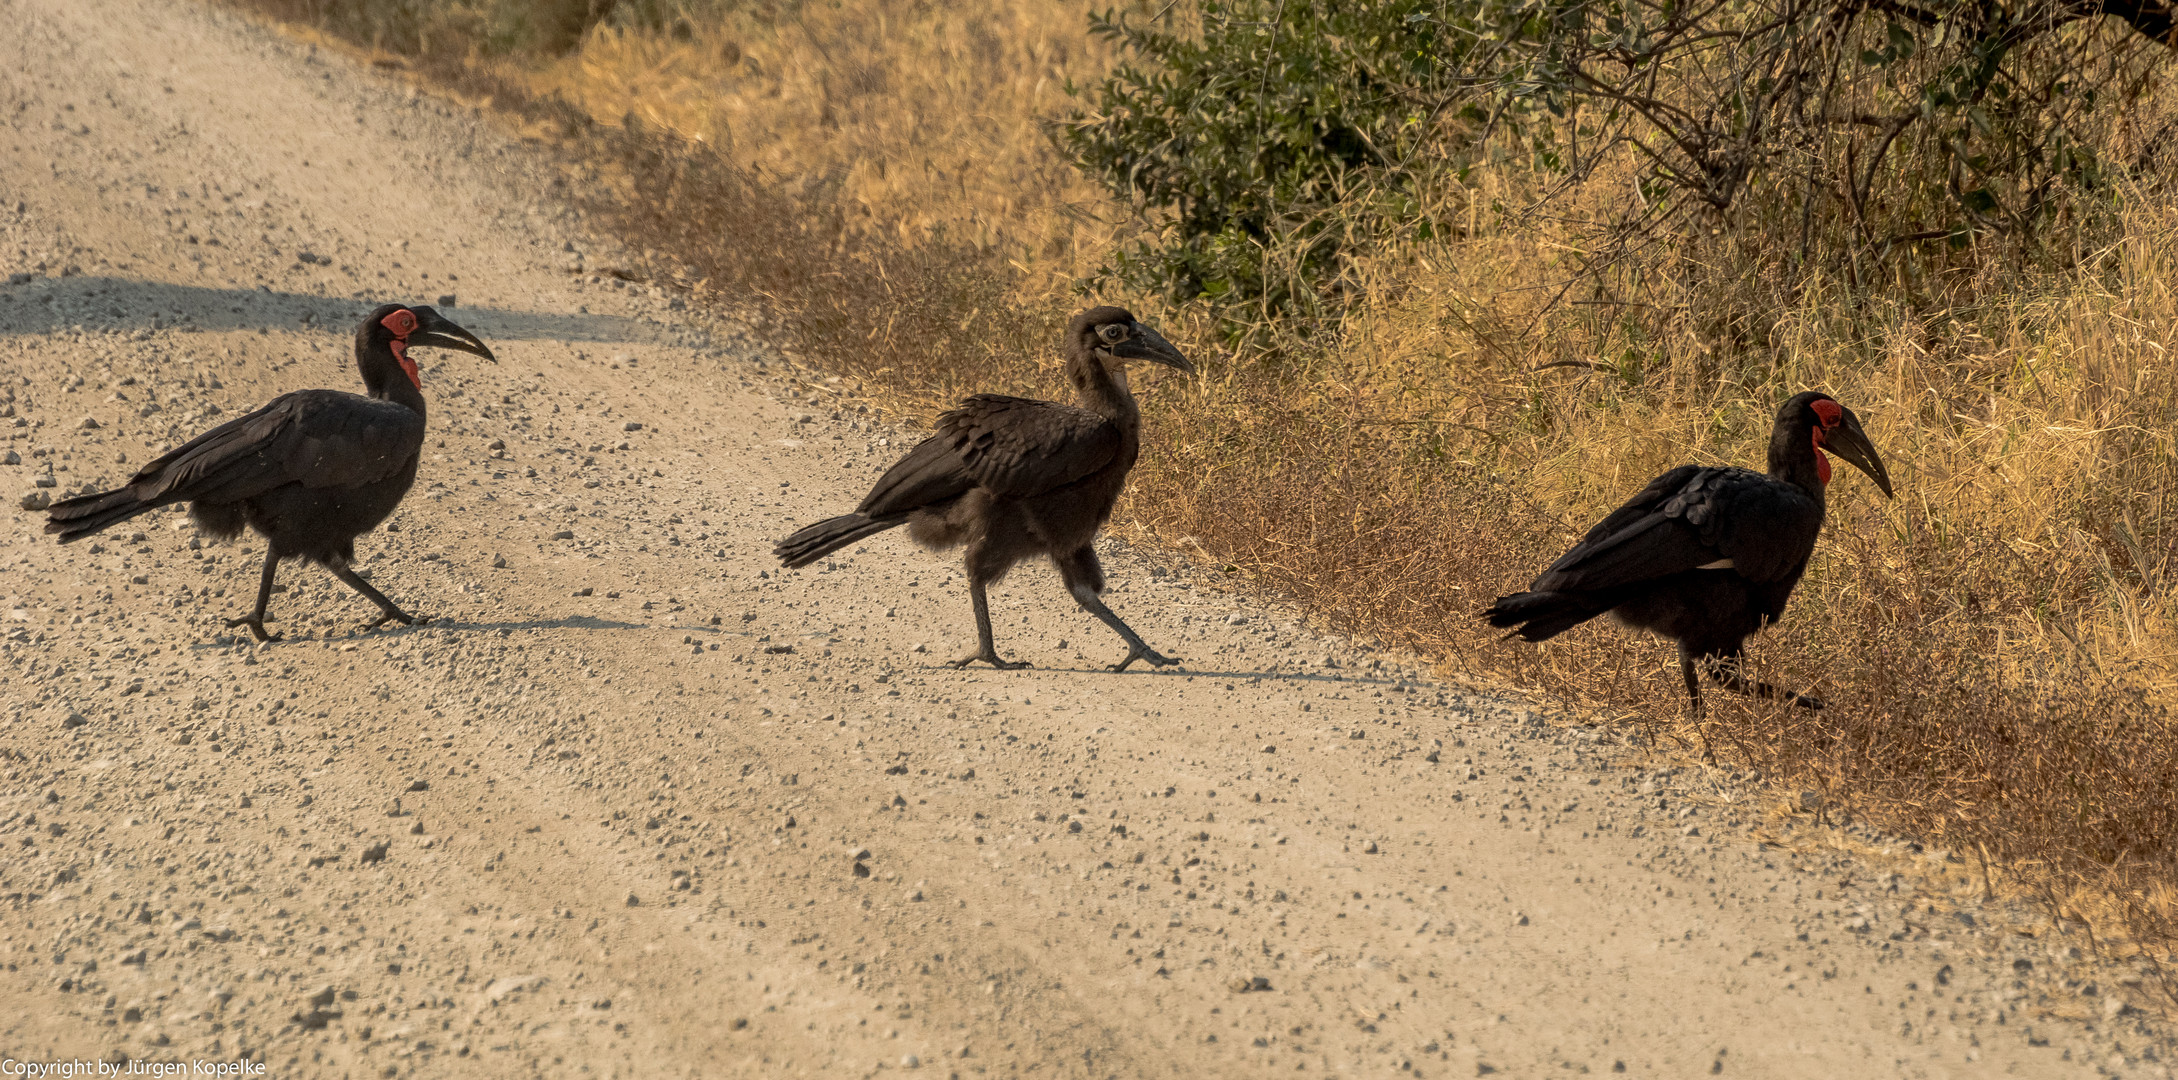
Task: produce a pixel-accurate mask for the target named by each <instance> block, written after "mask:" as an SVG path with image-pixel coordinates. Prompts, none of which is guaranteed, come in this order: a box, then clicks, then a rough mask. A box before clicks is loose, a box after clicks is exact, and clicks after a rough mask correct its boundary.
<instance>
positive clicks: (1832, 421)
mask: <svg viewBox="0 0 2178 1080" xmlns="http://www.w3.org/2000/svg"><path fill="white" fill-rule="evenodd" d="M1808 408H1810V409H1813V410H1815V419H1817V420H1820V421H1822V424H1823V426H1822V427H1819V428H1816V429H1815V430H1814V431H1813V432H1812V433H1811V434H1812V435H1813V437H1814V439H1815V477H1816V479H1818V480H1821V481H1822V482H1823V486H1824V487H1829V486H1830V457H1829V455H1827V454H1824V453H1823V432H1824V431H1826V430H1828V429H1830V428H1834V427H1837V426H1838V425H1839V424H1842V423H1844V422H1845V409H1844V408H1843V407H1842V406H1840V405H1839V404H1838V403H1837V402H1835V401H1827V400H1821V399H1818V400H1816V401H1811V402H1809V403H1808Z"/></svg>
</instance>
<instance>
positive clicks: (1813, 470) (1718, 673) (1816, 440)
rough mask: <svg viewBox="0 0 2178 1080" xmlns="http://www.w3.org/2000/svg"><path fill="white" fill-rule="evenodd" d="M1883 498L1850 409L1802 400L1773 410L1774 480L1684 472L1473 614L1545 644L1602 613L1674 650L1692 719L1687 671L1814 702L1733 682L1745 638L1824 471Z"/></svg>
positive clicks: (1768, 693) (1788, 573)
mask: <svg viewBox="0 0 2178 1080" xmlns="http://www.w3.org/2000/svg"><path fill="white" fill-rule="evenodd" d="M1824 451H1828V452H1830V453H1832V454H1836V455H1838V456H1839V457H1840V458H1843V459H1845V461H1846V462H1848V463H1850V464H1851V465H1853V467H1855V468H1857V469H1859V470H1860V471H1862V472H1864V473H1867V474H1868V476H1869V477H1870V478H1871V479H1873V480H1874V481H1875V482H1876V486H1877V487H1880V488H1882V489H1883V494H1884V495H1886V496H1888V495H1890V494H1891V478H1890V475H1889V474H1888V473H1887V472H1885V471H1884V468H1883V459H1882V458H1881V457H1879V456H1877V454H1876V450H1875V446H1874V445H1873V444H1871V443H1870V442H1869V441H1868V435H1867V433H1866V432H1864V431H1862V430H1861V427H1860V420H1859V419H1858V418H1857V417H1855V416H1854V415H1853V411H1852V410H1851V409H1848V408H1846V407H1845V406H1843V405H1840V404H1838V403H1837V402H1836V401H1835V400H1833V399H1832V398H1831V397H1830V396H1829V395H1828V394H1821V393H1816V392H1814V391H1809V392H1807V393H1804V394H1800V395H1798V396H1796V397H1794V398H1793V399H1792V400H1790V401H1787V402H1785V404H1784V406H1783V407H1781V408H1779V409H1778V410H1777V422H1776V424H1775V426H1773V427H1772V428H1771V430H1770V471H1769V475H1767V476H1765V475H1763V474H1762V473H1758V472H1755V471H1754V470H1752V469H1740V468H1717V467H1708V468H1705V467H1703V466H1699V465H1681V466H1679V467H1678V468H1676V469H1673V470H1671V471H1670V472H1667V473H1665V474H1664V475H1662V476H1659V477H1657V478H1656V479H1654V480H1651V481H1650V482H1649V485H1648V486H1647V487H1645V488H1642V489H1641V493H1640V494H1638V495H1635V496H1634V497H1633V498H1632V499H1630V500H1628V501H1627V503H1626V505H1624V506H1621V507H1619V508H1618V509H1617V510H1615V511H1613V512H1612V514H1611V516H1609V517H1607V518H1604V519H1603V521H1602V522H1601V523H1600V524H1598V525H1597V526H1596V527H1595V528H1593V529H1590V530H1589V531H1588V536H1587V537H1586V538H1585V539H1583V540H1582V541H1581V542H1580V543H1579V544H1577V545H1575V546H1574V548H1573V550H1571V551H1568V552H1566V553H1565V554H1564V555H1562V556H1560V557H1559V559H1558V561H1557V562H1554V563H1552V564H1550V569H1548V570H1545V571H1543V573H1542V575H1541V576H1539V577H1537V578H1536V579H1535V582H1534V584H1532V585H1529V586H1528V591H1527V592H1523V593H1515V594H1513V595H1511V596H1504V597H1499V598H1498V601H1497V603H1496V604H1494V605H1492V606H1491V607H1490V609H1489V610H1488V611H1486V612H1484V613H1483V615H1484V617H1486V618H1488V619H1489V620H1490V625H1492V626H1497V627H1507V628H1512V633H1511V634H1509V635H1507V636H1508V637H1511V636H1518V637H1520V638H1523V639H1526V640H1528V641H1544V640H1547V639H1549V638H1551V637H1555V636H1556V635H1558V634H1560V633H1562V632H1564V631H1566V630H1568V629H1570V628H1572V627H1574V626H1577V625H1579V624H1581V623H1584V622H1587V621H1588V620H1590V619H1593V618H1595V617H1596V616H1598V615H1601V614H1603V613H1605V612H1609V613H1610V614H1611V615H1612V617H1613V618H1615V619H1617V620H1618V621H1619V622H1621V623H1623V624H1625V625H1627V626H1631V627H1635V628H1637V629H1642V630H1650V631H1654V632H1655V633H1657V634H1659V635H1662V636H1663V637H1667V638H1670V639H1672V640H1673V641H1676V642H1678V643H1679V673H1680V675H1681V676H1682V677H1683V678H1685V679H1686V692H1687V694H1688V695H1689V696H1691V697H1692V698H1693V699H1694V708H1695V710H1696V711H1699V710H1700V709H1701V690H1700V685H1699V682H1698V676H1697V674H1696V669H1697V668H1699V669H1700V670H1701V671H1702V672H1703V673H1706V674H1707V675H1708V676H1709V677H1710V678H1712V679H1714V680H1716V681H1717V682H1719V683H1722V684H1723V685H1724V686H1725V687H1727V688H1728V689H1731V690H1733V691H1735V692H1738V693H1742V694H1753V695H1757V696H1760V697H1775V698H1783V699H1785V700H1787V701H1790V702H1792V703H1793V704H1795V705H1801V706H1804V707H1807V708H1810V709H1819V708H1822V702H1820V701H1818V700H1816V699H1814V698H1812V697H1809V696H1807V695H1805V694H1796V693H1793V692H1792V691H1790V690H1781V689H1779V688H1777V687H1773V686H1770V685H1769V684H1767V683H1762V682H1756V681H1754V680H1751V679H1749V678H1747V677H1746V675H1745V674H1744V673H1743V672H1742V671H1741V670H1740V660H1741V653H1742V649H1743V647H1744V645H1745V643H1746V640H1747V637H1748V635H1750V634H1753V633H1754V632H1755V631H1757V630H1760V629H1762V627H1763V626H1764V625H1766V624H1768V623H1772V622H1775V621H1777V618H1778V616H1780V615H1782V614H1783V613H1784V610H1785V601H1786V599H1787V598H1788V597H1790V596H1791V595H1792V588H1793V586H1795V585H1797V584H1799V583H1800V575H1801V574H1802V573H1803V572H1805V571H1806V570H1807V560H1808V557H1809V556H1810V555H1811V554H1813V553H1814V551H1815V536H1816V534H1817V533H1819V532H1821V531H1822V527H1823V506H1824V494H1825V492H1826V490H1827V489H1828V487H1829V485H1830V459H1829V458H1827V457H1825V456H1824Z"/></svg>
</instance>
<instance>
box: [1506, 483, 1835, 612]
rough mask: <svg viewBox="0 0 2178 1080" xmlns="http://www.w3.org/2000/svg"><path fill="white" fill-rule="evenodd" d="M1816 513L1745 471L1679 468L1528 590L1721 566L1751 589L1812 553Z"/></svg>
mask: <svg viewBox="0 0 2178 1080" xmlns="http://www.w3.org/2000/svg"><path fill="white" fill-rule="evenodd" d="M1822 519H1823V507H1822V504H1821V503H1820V502H1818V501H1816V500H1815V499H1813V498H1812V497H1810V496H1809V495H1808V494H1807V493H1806V492H1803V491H1801V490H1800V489H1798V488H1796V487H1794V486H1792V485H1790V484H1787V483H1784V482H1782V481H1779V480H1775V479H1773V478H1771V477H1768V476H1764V475H1763V474H1761V473H1758V472H1753V471H1751V470H1748V469H1738V468H1703V467H1701V466H1697V465H1682V466H1680V467H1679V468H1676V469H1673V470H1671V471H1670V472H1668V473H1665V474H1664V475H1662V476H1659V477H1657V478H1656V479H1655V480H1653V481H1650V483H1649V485H1648V486H1647V487H1645V488H1642V489H1641V491H1640V493H1639V494H1636V495H1635V496H1634V497H1633V498H1632V499H1629V500H1627V502H1626V504H1625V505H1624V506H1621V507H1619V508H1618V509H1617V510H1615V511H1613V512H1612V513H1611V515H1610V516H1609V517H1606V518H1604V519H1603V521H1602V522H1600V523H1598V524H1597V525H1596V527H1595V528H1593V529H1591V530H1589V532H1588V536H1587V537H1586V538H1584V539H1583V540H1582V541H1581V542H1580V543H1579V544H1577V545H1575V546H1574V548H1573V550H1571V551H1568V552H1566V553H1565V555H1563V556H1562V557H1560V558H1559V559H1558V561H1557V562H1555V563H1552V564H1551V566H1550V569H1548V570H1545V571H1544V572H1543V573H1542V574H1541V576H1539V577H1537V578H1536V579H1535V584H1533V585H1532V586H1530V587H1529V588H1530V589H1531V591H1535V592H1575V591H1590V590H1600V589H1612V588H1617V587H1619V586H1623V585H1631V584H1635V583H1638V582H1642V581H1652V580H1655V579H1657V578H1661V577H1668V576H1670V575H1672V574H1679V573H1685V572H1686V571H1689V570H1694V569H1698V568H1700V567H1703V566H1706V565H1708V564H1711V563H1715V562H1718V561H1720V560H1724V559H1730V560H1732V565H1733V569H1734V570H1735V571H1737V572H1738V573H1739V575H1740V576H1741V577H1744V578H1746V579H1748V580H1750V581H1757V582H1769V581H1778V580H1782V579H1784V578H1786V577H1788V576H1791V575H1792V574H1794V573H1796V572H1797V571H1798V570H1799V568H1800V567H1801V566H1802V565H1804V564H1805V563H1806V562H1807V559H1808V556H1809V555H1810V554H1811V553H1812V552H1813V551H1814V548H1815V535H1816V533H1817V532H1818V531H1819V530H1820V528H1821V526H1822Z"/></svg>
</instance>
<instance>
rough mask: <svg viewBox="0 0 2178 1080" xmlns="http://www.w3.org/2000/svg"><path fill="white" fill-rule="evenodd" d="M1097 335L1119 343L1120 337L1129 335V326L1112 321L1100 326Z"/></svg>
mask: <svg viewBox="0 0 2178 1080" xmlns="http://www.w3.org/2000/svg"><path fill="white" fill-rule="evenodd" d="M1097 336H1098V337H1101V338H1103V339H1104V340H1106V341H1109V342H1113V343H1117V342H1118V341H1119V340H1120V339H1122V338H1124V337H1126V336H1127V328H1126V327H1124V326H1121V325H1119V324H1118V323H1110V324H1108V325H1105V326H1102V327H1099V328H1098V329H1097Z"/></svg>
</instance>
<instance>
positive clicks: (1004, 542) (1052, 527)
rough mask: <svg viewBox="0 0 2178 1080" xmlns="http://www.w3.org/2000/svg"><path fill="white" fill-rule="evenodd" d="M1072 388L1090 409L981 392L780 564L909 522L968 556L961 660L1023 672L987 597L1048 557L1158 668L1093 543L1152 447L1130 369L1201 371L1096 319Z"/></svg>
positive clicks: (1087, 316)
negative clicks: (1115, 610)
mask: <svg viewBox="0 0 2178 1080" xmlns="http://www.w3.org/2000/svg"><path fill="white" fill-rule="evenodd" d="M1065 348H1066V377H1067V381H1068V382H1071V383H1072V384H1073V386H1074V392H1075V394H1076V395H1078V396H1079V398H1080V400H1081V405H1080V406H1079V407H1076V406H1072V405H1060V404H1057V403H1054V402H1049V401H1032V400H1029V399H1027V398H1017V397H1001V396H999V395H997V394H979V395H977V396H975V397H972V398H969V399H968V400H966V401H963V402H961V404H960V407H959V408H957V409H954V410H952V411H951V412H947V413H944V414H942V415H940V416H939V417H938V433H937V434H936V435H933V436H931V437H930V438H928V439H925V440H923V442H922V443H921V444H920V445H918V446H916V447H915V449H913V450H910V451H908V453H907V456H906V457H903V458H901V459H900V461H899V462H898V463H897V464H895V465H893V467H892V468H890V469H888V470H886V471H885V475H884V476H882V477H879V478H878V481H877V486H876V487H874V488H872V489H871V490H870V493H869V495H868V496H867V497H865V498H864V499H863V500H862V505H861V506H858V507H856V508H855V512H854V513H852V514H844V515H841V516H839V517H835V518H831V519H828V520H825V521H820V522H818V523H816V524H815V525H811V526H809V527H808V528H806V529H803V530H801V531H800V532H797V533H795V534H794V535H792V536H789V537H787V538H786V539H784V540H781V541H779V545H778V547H777V548H775V549H774V550H773V554H776V555H777V556H779V560H780V561H781V562H783V563H785V564H786V565H787V566H790V567H794V566H807V565H809V564H810V563H812V562H815V561H817V560H818V559H821V558H823V557H824V556H826V555H829V554H831V553H832V552H834V551H838V550H839V549H840V548H843V547H846V546H847V545H849V544H852V543H854V542H855V541H857V540H860V539H862V538H863V537H866V536H870V535H872V534H875V533H880V532H883V531H885V530H886V529H890V528H892V527H893V526H896V525H900V524H902V523H905V524H906V525H907V527H908V535H909V536H910V537H912V538H913V539H914V540H915V541H916V542H917V543H919V544H922V545H924V546H925V547H930V548H936V549H944V548H951V547H956V546H959V545H962V544H966V545H967V546H968V551H967V560H966V561H967V571H968V596H969V599H970V600H972V601H973V602H974V604H975V611H976V639H977V643H978V647H977V651H976V652H975V653H973V654H971V655H969V656H965V657H962V658H961V659H959V660H956V661H954V662H953V666H954V667H963V666H966V665H967V664H970V663H972V662H974V661H977V660H982V661H985V662H986V663H989V664H990V665H991V666H993V667H998V668H1018V667H1027V666H1028V665H1027V664H1026V663H1015V662H1009V661H1006V660H1001V659H999V656H998V648H997V646H996V645H994V644H993V643H992V641H991V610H990V601H989V600H988V599H987V598H986V597H985V596H984V589H985V587H986V586H988V585H989V584H990V583H991V582H994V581H997V580H998V579H999V578H1001V577H1004V576H1005V574H1006V571H1007V570H1009V569H1011V568H1012V567H1013V565H1014V564H1015V563H1017V562H1020V561H1021V560H1023V559H1026V558H1030V557H1032V556H1035V555H1048V556H1050V557H1051V561H1052V562H1053V563H1054V564H1055V565H1057V566H1058V568H1059V576H1060V577H1061V578H1062V579H1063V580H1064V581H1065V582H1066V588H1067V591H1068V592H1071V593H1072V594H1073V595H1074V599H1075V601H1076V602H1078V603H1079V604H1081V606H1082V607H1083V608H1085V609H1087V610H1088V612H1089V613H1090V614H1091V615H1094V616H1096V617H1097V618H1098V619H1100V620H1102V621H1103V622H1104V625H1106V626H1109V627H1111V628H1112V629H1113V630H1115V631H1117V632H1118V634H1119V636H1120V637H1121V638H1123V639H1125V640H1126V642H1127V655H1126V658H1125V659H1122V660H1121V661H1120V662H1119V663H1117V664H1114V665H1112V670H1114V671H1125V670H1126V669H1127V665H1128V664H1131V663H1133V662H1135V661H1136V660H1146V661H1148V662H1149V663H1150V664H1151V665H1152V666H1154V667H1163V666H1165V665H1167V664H1174V663H1178V662H1179V661H1178V660H1177V659H1175V658H1173V657H1168V656H1162V655H1159V654H1158V652H1157V650H1155V649H1152V648H1150V647H1149V646H1148V645H1145V644H1143V643H1142V639H1141V637H1140V636H1138V635H1137V634H1136V633H1135V632H1134V631H1133V630H1132V629H1130V628H1129V627H1128V626H1127V624H1126V623H1124V622H1121V621H1120V619H1119V616H1117V615H1114V614H1112V610H1111V609H1110V608H1108V607H1105V606H1104V601H1103V600H1101V599H1099V598H1098V594H1099V593H1102V592H1103V591H1104V568H1103V567H1102V566H1100V565H1099V564H1098V562H1097V555H1096V550H1095V549H1094V548H1093V547H1091V545H1090V541H1091V540H1093V539H1095V537H1096V534H1097V530H1098V529H1100V528H1102V527H1103V525H1104V521H1105V519H1106V518H1109V517H1110V516H1111V514H1112V505H1113V504H1114V503H1116V502H1117V501H1118V500H1119V492H1120V489H1121V488H1123V487H1125V486H1126V483H1127V471H1128V470H1129V469H1132V468H1134V459H1135V456H1136V455H1137V453H1139V452H1140V449H1141V443H1142V411H1141V409H1140V408H1139V407H1137V406H1136V405H1135V402H1134V395H1133V394H1132V393H1130V392H1129V391H1128V389H1127V370H1126V365H1127V361H1128V360H1147V361H1150V362H1151V363H1156V364H1164V365H1166V366H1168V367H1174V368H1178V369H1180V370H1181V371H1190V372H1191V371H1193V370H1195V367H1194V365H1193V364H1191V363H1189V362H1188V360H1187V358H1186V357H1185V356H1182V355H1180V351H1179V350H1178V349H1175V348H1173V347H1172V344H1171V343H1170V342H1168V341H1166V340H1165V339H1164V338H1163V337H1161V336H1159V335H1158V333H1157V331H1155V330H1152V329H1150V328H1149V327H1147V326H1144V325H1142V324H1141V323H1139V322H1136V321H1135V318H1134V316H1132V315H1130V314H1128V313H1127V312H1126V311H1124V310H1122V309H1120V308H1116V307H1098V308H1091V309H1089V310H1088V311H1084V312H1082V313H1081V314H1079V315H1076V316H1074V318H1073V321H1072V322H1070V323H1068V324H1067V328H1066V341H1065Z"/></svg>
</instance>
